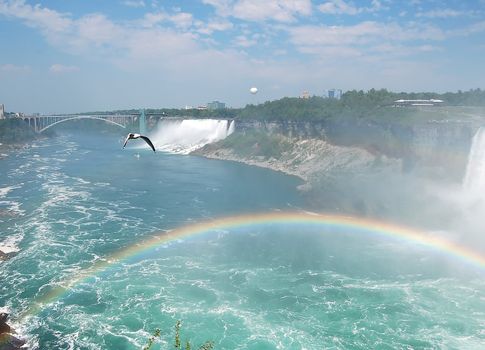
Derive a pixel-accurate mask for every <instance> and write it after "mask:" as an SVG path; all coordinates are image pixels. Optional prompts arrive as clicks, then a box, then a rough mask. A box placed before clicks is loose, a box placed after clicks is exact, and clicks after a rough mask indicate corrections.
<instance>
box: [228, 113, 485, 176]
mask: <svg viewBox="0 0 485 350" xmlns="http://www.w3.org/2000/svg"><path fill="white" fill-rule="evenodd" d="M482 123H483V122H482V121H481V120H476V119H475V120H467V121H455V120H440V121H427V122H418V123H409V125H408V124H406V123H403V122H402V121H401V122H399V123H395V122H392V121H382V122H376V121H368V120H357V121H356V120H355V119H353V120H346V119H342V120H326V121H308V122H299V121H253V120H249V121H236V132H243V133H244V132H250V131H251V130H260V131H264V132H267V133H270V134H273V135H283V136H285V137H288V138H290V139H294V140H298V141H302V140H321V141H325V142H326V143H328V144H331V145H334V146H345V147H354V148H355V147H356V148H360V149H362V150H365V151H367V152H369V153H370V154H372V155H374V156H376V157H382V156H384V157H387V158H395V159H398V160H400V161H401V162H402V171H404V172H406V171H413V170H415V169H416V168H427V169H428V170H429V169H430V168H434V171H435V172H438V173H443V174H445V175H446V176H449V177H450V179H454V180H458V179H460V178H461V177H462V176H463V171H464V169H465V167H466V163H467V157H468V152H469V149H470V146H471V140H472V138H473V135H474V134H475V132H476V131H477V129H478V128H479V127H480V125H481V124H482Z"/></svg>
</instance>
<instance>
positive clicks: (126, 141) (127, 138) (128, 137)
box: [123, 134, 130, 148]
mask: <svg viewBox="0 0 485 350" xmlns="http://www.w3.org/2000/svg"><path fill="white" fill-rule="evenodd" d="M129 139H130V134H128V136H126V139H125V143H124V144H123V148H125V146H126V144H127V143H128V140H129Z"/></svg>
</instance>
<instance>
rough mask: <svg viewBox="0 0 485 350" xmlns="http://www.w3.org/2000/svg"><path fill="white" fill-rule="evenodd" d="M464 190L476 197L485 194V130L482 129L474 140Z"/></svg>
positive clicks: (464, 180) (469, 155)
mask: <svg viewBox="0 0 485 350" xmlns="http://www.w3.org/2000/svg"><path fill="white" fill-rule="evenodd" d="M463 189H464V190H465V191H467V192H469V193H474V194H476V195H483V194H485V192H484V190H485V128H480V129H478V131H477V132H476V134H475V136H474V137H473V140H472V146H471V148H470V153H469V154H468V164H467V168H466V173H465V178H464V179H463Z"/></svg>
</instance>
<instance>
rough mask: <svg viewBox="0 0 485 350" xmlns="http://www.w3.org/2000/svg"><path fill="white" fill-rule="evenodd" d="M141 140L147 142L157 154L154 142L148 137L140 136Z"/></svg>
mask: <svg viewBox="0 0 485 350" xmlns="http://www.w3.org/2000/svg"><path fill="white" fill-rule="evenodd" d="M140 138H142V139H143V140H145V142H146V143H148V145H149V146H150V147H151V148H152V150H153V152H155V146H153V143H152V141H150V139H149V138H148V137H146V136H143V135H140Z"/></svg>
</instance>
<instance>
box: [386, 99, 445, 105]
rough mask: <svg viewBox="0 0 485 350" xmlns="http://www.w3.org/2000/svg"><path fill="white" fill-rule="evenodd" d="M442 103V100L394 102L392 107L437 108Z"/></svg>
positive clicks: (401, 100)
mask: <svg viewBox="0 0 485 350" xmlns="http://www.w3.org/2000/svg"><path fill="white" fill-rule="evenodd" d="M443 103H444V101H443V100H435V99H430V100H403V99H400V100H396V101H394V107H406V106H439V105H442V104H443Z"/></svg>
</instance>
